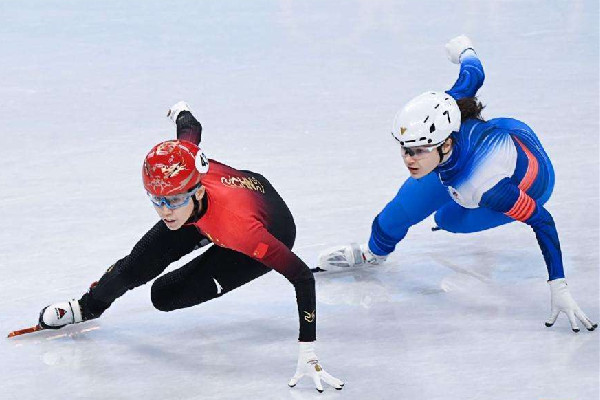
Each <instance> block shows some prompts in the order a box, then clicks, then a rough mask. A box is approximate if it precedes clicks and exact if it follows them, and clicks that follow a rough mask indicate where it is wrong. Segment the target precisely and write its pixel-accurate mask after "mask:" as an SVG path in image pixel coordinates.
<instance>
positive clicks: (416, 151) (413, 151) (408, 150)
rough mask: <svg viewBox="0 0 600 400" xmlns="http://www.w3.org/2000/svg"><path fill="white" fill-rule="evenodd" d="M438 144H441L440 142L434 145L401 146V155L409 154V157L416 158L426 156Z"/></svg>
mask: <svg viewBox="0 0 600 400" xmlns="http://www.w3.org/2000/svg"><path fill="white" fill-rule="evenodd" d="M440 146H441V144H438V145H436V146H417V147H404V146H401V149H402V150H401V151H402V157H406V156H410V157H411V158H414V159H415V160H418V159H420V158H423V157H425V156H427V155H428V154H429V153H431V152H432V151H434V150H435V149H437V148H438V147H440Z"/></svg>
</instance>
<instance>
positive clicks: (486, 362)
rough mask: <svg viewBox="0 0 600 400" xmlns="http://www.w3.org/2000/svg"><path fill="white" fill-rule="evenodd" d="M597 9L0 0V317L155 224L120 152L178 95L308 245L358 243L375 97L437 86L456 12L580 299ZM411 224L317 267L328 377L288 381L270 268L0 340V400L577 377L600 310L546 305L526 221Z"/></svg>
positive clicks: (380, 160)
mask: <svg viewBox="0 0 600 400" xmlns="http://www.w3.org/2000/svg"><path fill="white" fill-rule="evenodd" d="M598 21H599V14H598V1H597V0H591V1H549V2H547V1H537V2H536V1H527V2H522V1H474V0H472V1H467V0H465V1H455V2H445V1H422V2H417V1H412V2H409V1H384V0H381V1H378V0H362V1H361V0H355V1H342V0H332V1H325V0H323V1H316V0H299V1H291V0H287V1H284V0H281V1H275V0H273V1H243V0H240V1H233V0H224V1H216V0H215V1H168V2H167V1H158V0H149V1H123V0H106V1H78V0H63V1H47V0H44V1H42V0H22V1H9V0H6V1H1V2H0V38H1V40H0V76H1V78H0V109H1V112H0V137H1V138H2V151H1V154H2V156H1V164H2V168H1V173H0V188H1V189H0V192H1V193H2V200H1V202H2V229H1V230H0V333H1V334H2V335H6V334H7V333H8V332H9V331H11V330H14V329H18V328H22V327H26V326H29V325H33V324H35V323H36V321H37V316H38V313H39V310H40V309H41V308H42V307H43V306H45V305H47V304H50V303H52V302H55V301H59V300H65V299H69V298H73V297H75V298H79V296H81V294H82V293H83V292H84V291H85V290H86V289H87V286H88V285H89V284H90V283H91V282H92V281H94V280H96V279H98V278H99V277H100V275H101V274H102V273H103V272H104V270H105V269H106V268H107V267H108V266H109V265H111V264H112V263H113V262H114V261H116V260H117V259H119V258H121V257H123V256H124V255H126V254H128V252H129V250H130V249H131V247H132V246H133V245H134V244H135V243H136V241H137V240H138V238H139V237H140V236H141V235H142V234H143V233H144V232H145V231H146V230H147V229H148V228H149V227H150V226H152V225H153V224H154V223H155V222H156V220H157V217H156V215H155V212H154V210H153V209H152V207H151V205H150V202H149V201H148V199H147V197H146V195H145V194H144V190H143V187H142V183H141V174H140V170H141V165H142V160H143V157H144V155H145V154H146V153H147V151H148V150H149V149H150V148H151V147H152V146H153V145H154V144H156V143H158V142H160V141H162V140H166V139H168V138H172V137H174V135H175V130H174V127H173V126H172V125H171V123H170V121H168V120H167V119H166V118H165V114H166V110H167V109H168V107H169V106H170V105H171V104H173V103H175V102H176V101H179V100H182V99H184V100H187V101H188V102H189V103H190V104H191V106H192V107H193V108H194V110H195V112H196V115H197V116H198V117H199V119H200V121H201V122H202V124H203V126H204V135H203V139H204V140H203V142H204V147H205V149H206V151H207V152H208V153H209V155H210V156H211V157H213V158H216V159H218V160H220V161H222V162H225V163H227V164H229V165H232V166H233V167H237V168H240V169H250V170H254V171H256V172H260V173H262V174H264V175H265V176H266V177H267V178H268V179H269V180H270V181H271V182H272V183H273V185H274V186H275V187H276V188H277V189H278V191H279V192H280V193H281V194H282V196H283V197H284V199H285V200H286V201H287V203H288V205H289V206H290V208H291V210H292V212H293V213H294V216H295V218H296V223H297V226H298V238H297V241H296V247H295V251H296V252H297V254H298V255H299V256H300V257H301V258H303V259H304V260H305V261H306V262H307V263H308V264H309V265H310V266H315V264H316V260H317V255H318V253H319V252H320V251H321V250H324V249H326V248H327V247H330V246H331V245H335V244H338V243H346V242H351V241H357V242H361V241H365V240H366V239H367V238H368V235H369V232H370V226H371V221H372V219H373V218H374V216H375V215H376V214H377V213H378V212H379V211H380V210H381V208H382V207H383V206H384V205H385V204H386V203H387V202H388V201H389V200H390V199H391V198H392V197H393V195H394V194H395V192H396V190H397V188H398V187H399V186H400V184H401V183H402V182H403V180H404V179H405V178H406V177H407V176H408V174H407V171H406V170H405V167H404V165H403V163H402V160H401V158H400V154H399V148H398V147H397V146H396V144H395V142H394V141H393V139H392V138H391V137H390V134H389V130H390V126H391V122H392V119H393V116H394V113H395V112H396V110H397V109H398V108H399V107H401V106H402V105H403V104H404V103H405V102H406V101H407V100H409V99H410V98H412V97H413V96H415V95H417V94H419V93H421V92H424V91H426V90H431V89H437V90H440V89H448V88H449V87H450V86H451V85H452V83H453V82H454V80H455V78H456V76H457V73H458V67H457V66H456V65H454V64H451V63H450V62H449V61H448V60H447V59H446V55H445V51H444V44H445V43H446V41H447V40H448V39H450V38H452V37H454V36H456V35H458V34H461V33H466V34H468V35H469V36H470V37H471V38H472V39H473V42H474V44H475V46H476V49H477V51H478V54H479V56H480V57H481V59H482V62H483V65H484V67H485V70H486V75H487V77H486V82H485V84H484V86H483V88H482V90H481V91H480V92H479V95H480V99H481V100H482V101H483V102H484V103H485V104H486V105H487V108H486V109H485V111H484V117H486V118H493V117H500V116H510V117H515V118H518V119H521V120H523V121H525V122H527V123H528V124H529V125H530V126H532V127H533V129H534V130H535V131H536V132H537V133H538V135H539V137H540V139H541V141H542V143H543V144H544V146H545V147H546V149H547V151H548V153H549V154H550V157H551V158H552V160H553V163H554V166H555V169H556V176H557V180H556V187H555V191H554V194H553V196H552V198H551V199H550V201H549V202H548V204H547V208H548V209H549V211H550V212H551V213H552V214H553V216H554V219H555V221H556V224H557V228H558V231H559V235H560V239H561V246H562V250H563V257H564V264H565V271H566V275H567V279H568V281H569V287H570V289H571V293H572V294H573V296H574V298H575V299H576V300H577V302H578V303H579V305H580V306H581V308H582V309H583V310H584V311H585V312H586V313H587V314H588V315H589V316H590V317H591V318H592V319H593V320H594V321H596V322H597V321H598V320H600V310H599V273H598V270H599V251H598V245H599V225H600V223H599V222H600V221H599V146H598V140H599V138H600V132H599V118H598V115H599V111H598V110H599V67H598V64H599V33H598V24H599V22H598ZM429 227H430V225H429V223H428V222H427V221H425V223H423V224H421V225H419V226H417V227H415V228H414V229H412V230H411V231H410V232H409V234H408V235H407V237H406V239H405V240H404V241H403V242H402V243H401V244H400V245H399V246H398V248H397V250H396V252H395V253H394V254H393V255H392V256H391V257H390V259H389V262H388V263H387V264H386V265H385V266H382V267H380V268H368V269H365V270H361V271H358V272H356V273H355V274H354V275H352V274H337V275H335V274H333V275H329V276H321V277H317V300H318V332H317V335H318V342H317V354H318V355H319V357H320V359H321V362H322V364H323V366H324V367H325V368H326V369H327V370H328V371H329V372H330V373H332V374H333V375H335V376H338V377H340V378H342V379H344V380H345V381H346V387H345V388H344V390H343V391H341V392H338V391H335V390H333V389H332V388H330V387H327V388H326V390H325V392H324V393H322V394H319V393H317V392H316V391H315V389H314V388H313V385H312V383H311V382H310V381H309V380H303V381H301V382H300V383H299V384H298V386H297V387H296V388H293V389H290V388H288V386H287V381H288V380H289V378H290V377H291V376H292V375H293V373H294V370H295V367H296V361H297V343H296V338H297V334H298V322H297V318H298V317H297V313H296V305H295V296H294V291H293V287H292V286H291V285H290V284H289V283H288V282H287V281H286V280H285V279H284V278H283V277H282V276H280V275H278V274H277V273H270V274H268V275H266V276H265V277H262V278H260V279H258V280H256V281H254V282H253V283H251V284H249V285H247V286H244V287H242V288H241V289H238V290H236V291H234V292H232V293H230V294H228V295H226V296H224V297H223V298H220V299H217V300H215V301H212V302H209V303H207V304H204V305H201V306H198V307H195V308H190V309H185V310H180V311H175V312H171V313H162V312H159V311H156V310H155V309H154V308H153V307H152V304H151V302H150V298H149V290H150V285H146V286H143V287H141V288H138V289H136V290H134V291H132V292H129V293H127V294H126V295H125V296H124V297H122V298H120V299H119V300H117V301H116V302H115V303H114V304H113V306H112V307H111V308H110V309H109V310H108V311H107V312H106V313H105V314H104V315H103V316H102V318H100V319H98V320H95V321H90V322H88V323H84V324H80V325H77V326H70V327H67V328H65V329H62V330H60V331H45V332H40V333H37V334H32V335H29V336H23V337H20V338H15V339H4V338H0V399H2V400H4V399H7V400H8V399H19V400H20V399H49V400H53V399H111V400H112V399H143V400H155V399H156V400H159V399H160V400H162V399H252V400H254V399H261V400H262V399H277V400H278V399H293V400H298V399H344V400H346V399H348V400H349V399H392V400H395V399H407V400H448V399H450V400H454V399H456V400H464V399H478V400H479V399H484V400H521V399H523V400H588V399H593V400H595V399H598V397H599V386H600V382H599V381H600V378H599V376H600V367H599V359H600V357H599V356H600V350H599V342H600V336H599V335H600V332H598V331H596V332H588V331H586V330H585V329H583V330H582V331H581V332H580V333H578V334H575V333H573V332H572V331H571V329H570V328H569V324H568V321H567V319H566V318H565V316H564V315H561V317H560V318H559V320H558V322H557V323H556V325H555V326H554V327H553V328H550V329H549V328H546V327H544V324H543V322H544V321H545V320H546V319H547V317H548V316H549V313H550V293H549V289H548V285H547V284H546V279H547V272H546V267H545V264H544V260H543V258H542V255H541V252H540V250H539V247H538V245H537V242H536V240H535V236H534V234H533V232H532V231H531V230H530V229H529V227H527V226H526V225H524V224H518V223H513V224H510V225H508V226H504V227H501V228H497V229H493V230H490V231H487V232H484V233H480V234H471V235H467V236H464V235H453V234H449V233H445V232H436V233H432V232H430V230H429ZM188 259H189V258H187V259H186V260H188ZM184 261H185V260H184ZM182 262H183V261H182ZM182 262H180V263H178V264H176V265H173V266H172V267H171V268H176V267H177V266H179V265H181V264H182Z"/></svg>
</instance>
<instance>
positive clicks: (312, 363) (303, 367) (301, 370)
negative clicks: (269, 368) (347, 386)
mask: <svg viewBox="0 0 600 400" xmlns="http://www.w3.org/2000/svg"><path fill="white" fill-rule="evenodd" d="M299 344H300V352H299V353H298V366H297V367H296V374H294V376H293V377H292V379H290V382H289V383H288V385H289V387H294V386H296V383H298V381H299V380H300V378H302V377H303V376H305V375H306V376H309V377H310V378H312V380H313V382H314V384H315V387H316V388H317V390H318V391H319V392H320V393H322V392H323V385H321V379H322V380H323V381H325V383H327V384H329V385H331V386H333V387H334V388H335V389H336V390H342V388H343V387H344V382H342V381H340V380H339V379H337V378H334V377H333V376H331V375H329V374H328V373H327V372H326V371H325V370H324V369H323V367H321V365H320V364H319V358H318V357H317V355H316V354H315V346H314V344H315V342H300V343H299Z"/></svg>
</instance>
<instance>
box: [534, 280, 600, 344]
mask: <svg viewBox="0 0 600 400" xmlns="http://www.w3.org/2000/svg"><path fill="white" fill-rule="evenodd" d="M548 284H549V285H550V297H551V305H552V313H551V315H550V318H548V321H546V326H547V327H551V326H552V325H554V322H555V321H556V318H558V314H559V313H560V312H561V311H562V312H564V313H565V314H567V317H568V318H569V322H570V323H571V329H573V332H579V326H577V320H576V319H575V317H577V318H579V320H580V321H581V322H583V325H585V327H586V328H587V330H588V331H593V330H594V329H596V328H597V327H598V324H592V321H590V319H589V318H588V317H587V316H586V315H585V314H584V313H583V311H581V308H579V306H578V305H577V303H575V300H573V297H572V296H571V293H569V289H568V288H567V281H566V280H565V278H560V279H554V280H552V281H549V282H548Z"/></svg>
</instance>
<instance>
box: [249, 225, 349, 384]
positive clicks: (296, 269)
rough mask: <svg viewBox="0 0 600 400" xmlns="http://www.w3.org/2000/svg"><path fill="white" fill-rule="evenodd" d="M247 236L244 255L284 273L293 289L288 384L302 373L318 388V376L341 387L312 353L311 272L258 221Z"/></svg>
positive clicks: (313, 322) (313, 313)
mask: <svg viewBox="0 0 600 400" xmlns="http://www.w3.org/2000/svg"><path fill="white" fill-rule="evenodd" d="M248 237H249V238H250V240H249V242H248V243H247V244H246V248H247V250H250V251H249V252H248V255H250V256H251V257H252V258H254V259H256V260H258V261H260V262H261V263H263V264H264V265H266V266H268V267H270V268H273V269H274V270H276V271H277V272H279V273H280V274H282V275H283V276H285V277H286V278H287V279H288V280H289V281H290V282H291V283H292V285H294V289H295V290H296V302H297V303H298V318H299V320H300V335H299V337H298V340H299V342H300V343H299V353H298V363H297V366H296V373H295V374H294V376H293V377H292V379H291V380H290V381H289V383H288V385H289V386H290V387H294V386H296V384H297V383H298V381H299V380H300V379H301V378H302V377H304V376H308V377H309V378H311V379H312V381H313V383H314V385H315V387H316V389H317V390H318V391H319V392H322V391H323V386H322V384H321V380H322V381H324V382H325V383H327V384H329V385H330V386H332V387H334V388H335V389H337V390H341V389H342V387H343V386H344V382H342V381H341V380H339V379H337V378H335V377H333V376H331V375H330V374H328V373H327V372H326V371H325V370H324V369H323V368H322V366H321V365H320V363H319V359H318V357H317V355H316V353H315V340H316V323H317V321H316V320H317V317H316V295H315V279H314V277H313V275H312V272H311V271H310V269H309V268H308V266H307V265H306V264H305V263H304V261H302V260H301V259H300V258H299V257H298V256H297V255H296V254H294V253H293V252H292V251H291V250H290V248H289V247H287V246H286V245H285V244H283V243H282V242H280V241H279V240H278V239H277V238H276V237H274V236H273V235H271V233H269V231H267V229H266V228H265V227H264V226H263V225H262V224H261V223H260V222H258V221H256V222H255V224H254V226H253V228H252V229H251V233H250V235H248Z"/></svg>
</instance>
